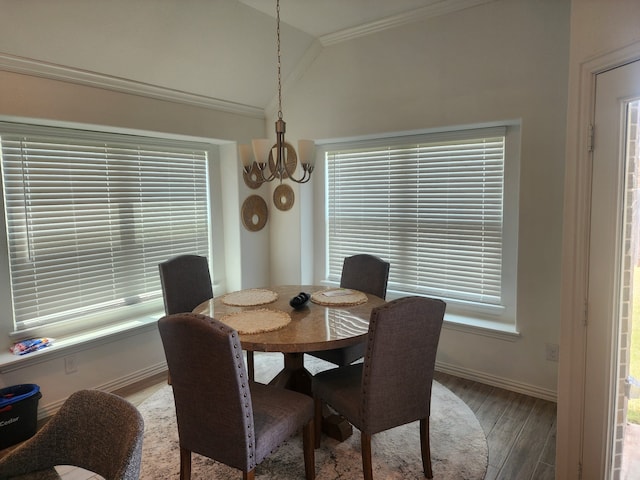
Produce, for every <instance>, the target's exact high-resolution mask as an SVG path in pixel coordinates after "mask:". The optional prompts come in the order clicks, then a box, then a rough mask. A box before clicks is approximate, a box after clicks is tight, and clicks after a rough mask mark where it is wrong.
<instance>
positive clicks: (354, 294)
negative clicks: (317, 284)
mask: <svg viewBox="0 0 640 480" xmlns="http://www.w3.org/2000/svg"><path fill="white" fill-rule="evenodd" d="M367 300H368V299H367V295H366V294H364V293H362V292H360V291H358V290H351V289H349V288H331V289H329V290H321V291H319V292H315V293H313V294H311V301H312V302H313V303H317V304H318V305H326V306H331V307H346V306H350V305H360V304H361V303H366V302H367Z"/></svg>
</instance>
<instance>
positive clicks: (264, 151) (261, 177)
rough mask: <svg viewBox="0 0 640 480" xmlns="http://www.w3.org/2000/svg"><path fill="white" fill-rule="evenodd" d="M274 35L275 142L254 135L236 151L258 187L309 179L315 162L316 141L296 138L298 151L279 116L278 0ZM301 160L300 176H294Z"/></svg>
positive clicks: (246, 174)
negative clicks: (275, 70)
mask: <svg viewBox="0 0 640 480" xmlns="http://www.w3.org/2000/svg"><path fill="white" fill-rule="evenodd" d="M276 37H277V50H278V119H277V120H276V143H275V144H272V143H271V140H269V139H268V138H255V139H253V140H252V141H251V146H249V145H240V146H239V153H240V159H241V161H242V165H243V175H244V178H245V181H246V182H247V184H250V185H255V186H260V185H262V184H263V183H265V182H271V181H273V180H275V179H278V180H280V182H281V183H282V180H283V179H285V178H289V179H290V180H292V181H294V182H296V183H306V182H308V181H309V180H310V179H311V172H313V167H314V164H315V144H314V142H313V140H300V141H298V153H296V151H295V149H294V148H293V146H292V145H291V144H290V143H288V142H287V141H285V139H284V133H285V130H286V123H285V121H284V120H283V119H282V77H281V72H280V67H281V62H280V0H276ZM298 159H299V160H300V165H301V167H302V176H301V177H299V178H296V177H294V173H295V171H296V167H297V164H298Z"/></svg>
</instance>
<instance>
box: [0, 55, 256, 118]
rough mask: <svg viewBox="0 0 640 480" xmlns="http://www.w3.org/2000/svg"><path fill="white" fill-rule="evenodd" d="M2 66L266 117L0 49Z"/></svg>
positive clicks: (245, 108)
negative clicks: (16, 54) (11, 53)
mask: <svg viewBox="0 0 640 480" xmlns="http://www.w3.org/2000/svg"><path fill="white" fill-rule="evenodd" d="M0 70H4V71H8V72H13V73H19V74H24V75H31V76H36V77H42V78H49V79H52V80H60V81H63V82H70V83H75V84H79V85H85V86H90V87H97V88H103V89H106V90H112V91H115V92H121V93H128V94H131V95H139V96H143V97H149V98H155V99H158V100H165V101H169V102H176V103H182V104H185V105H192V106H196V107H203V108H210V109H212V110H219V111H223V112H228V113H235V114H239V115H244V116H249V117H254V118H261V119H263V118H264V116H265V115H264V110H263V109H262V108H258V107H253V106H250V105H243V104H240V103H234V102H228V101H225V100H220V99H218V98H214V97H209V96H206V95H198V94H194V93H188V92H183V91H181V90H174V89H171V88H165V87H160V86H157V85H151V84H148V83H143V82H136V81H134V80H128V79H126V78H120V77H114V76H111V75H104V74H101V73H96V72H91V71H88V70H81V69H77V68H72V67H67V66H64V65H57V64H53V63H48V62H43V61H40V60H34V59H30V58H24V57H18V56H14V55H9V54H6V53H2V52H0Z"/></svg>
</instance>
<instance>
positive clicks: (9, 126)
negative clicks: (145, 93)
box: [0, 122, 219, 339]
mask: <svg viewBox="0 0 640 480" xmlns="http://www.w3.org/2000/svg"><path fill="white" fill-rule="evenodd" d="M2 129H3V131H4V133H6V132H11V133H23V132H25V131H26V132H29V133H32V134H44V135H49V136H51V135H52V134H54V133H56V132H62V133H63V134H68V132H69V131H71V130H75V131H77V132H78V135H79V136H80V137H84V138H87V139H93V140H95V139H100V140H102V139H105V138H106V139H108V141H113V142H123V143H131V142H135V141H136V140H138V141H143V142H151V143H154V144H157V145H161V146H162V145H165V146H167V147H171V146H173V147H175V146H179V147H185V146H188V147H190V148H197V149H201V150H203V151H205V152H206V157H207V158H206V167H205V168H206V173H205V178H206V186H205V189H206V194H205V195H206V203H207V212H206V216H207V222H208V224H207V229H208V239H209V241H208V247H207V252H208V255H207V256H208V258H209V262H210V264H213V263H214V262H212V251H213V244H214V229H213V217H214V215H215V214H216V213H215V212H212V210H213V207H212V203H211V197H212V188H215V189H216V191H218V190H219V179H218V177H219V175H217V174H215V173H214V168H213V166H214V164H215V165H216V167H217V163H218V162H217V160H219V149H218V145H217V144H216V142H215V141H214V140H212V139H203V138H195V137H186V136H182V135H181V136H177V135H163V134H157V133H155V132H146V131H128V130H124V129H109V128H104V129H102V128H96V127H95V126H88V125H79V124H72V125H70V124H64V125H57V124H56V125H49V124H47V123H46V122H42V123H40V122H34V123H27V122H20V123H13V122H2ZM216 171H217V169H216ZM1 182H3V178H0V186H2V189H3V194H2V195H0V203H1V204H2V209H1V213H0V215H1V218H0V222H1V233H2V240H1V241H0V255H2V260H1V261H0V283H3V284H4V283H6V284H7V287H8V288H6V289H5V290H10V291H9V293H8V294H7V295H3V297H4V298H5V299H6V296H8V297H9V298H8V300H9V301H10V302H9V303H8V304H7V306H8V305H10V306H11V308H10V309H6V310H5V311H10V312H13V293H12V287H11V285H12V284H11V274H10V261H9V245H8V242H7V235H8V225H7V219H6V214H5V213H6V212H5V208H6V206H5V202H4V185H3V184H2V183H1ZM215 185H217V187H218V188H216V186H215ZM216 198H217V197H216ZM215 208H219V207H215ZM218 236H219V235H216V240H217V239H218ZM3 264H4V265H3ZM210 269H211V272H212V277H213V276H214V275H215V272H214V269H212V268H211V266H210ZM7 282H8V283H7ZM163 312H164V308H163V303H162V296H161V295H160V296H159V297H158V298H156V299H155V300H154V301H153V302H142V303H141V304H139V305H134V306H130V305H129V306H122V307H119V308H116V309H113V310H110V311H109V312H107V313H104V312H96V313H92V314H88V315H84V316H82V318H80V319H71V320H68V321H63V322H58V323H55V324H49V325H46V324H45V325H37V326H34V327H31V328H25V329H16V325H15V321H14V318H13V314H12V313H11V314H9V315H5V320H4V321H3V324H4V326H3V330H5V331H8V334H9V338H13V339H18V338H24V337H26V336H31V337H37V336H49V337H56V338H58V337H66V336H69V335H77V334H80V333H82V332H88V331H104V332H105V334H108V333H109V332H110V331H111V330H112V328H113V327H118V326H122V325H131V326H136V325H138V324H139V322H137V321H136V320H140V319H145V321H146V320H148V318H153V319H157V317H158V315H159V314H162V313H163ZM150 315H151V317H149V316H150ZM7 317H9V318H7ZM7 322H8V325H7ZM118 328H119V327H118Z"/></svg>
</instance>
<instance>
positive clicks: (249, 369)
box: [247, 350, 256, 382]
mask: <svg viewBox="0 0 640 480" xmlns="http://www.w3.org/2000/svg"><path fill="white" fill-rule="evenodd" d="M247 375H249V380H251V381H252V382H253V381H255V379H256V373H255V368H254V363H253V352H250V351H248V350H247Z"/></svg>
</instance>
